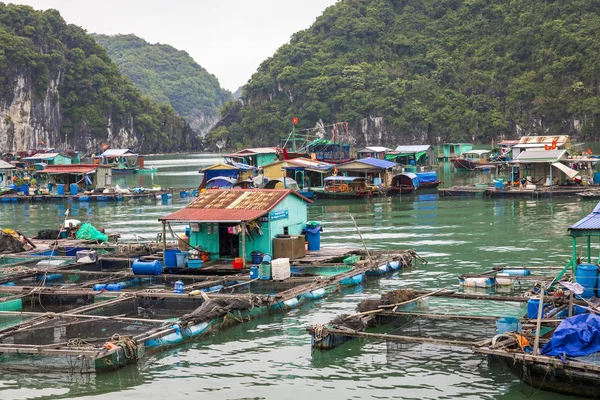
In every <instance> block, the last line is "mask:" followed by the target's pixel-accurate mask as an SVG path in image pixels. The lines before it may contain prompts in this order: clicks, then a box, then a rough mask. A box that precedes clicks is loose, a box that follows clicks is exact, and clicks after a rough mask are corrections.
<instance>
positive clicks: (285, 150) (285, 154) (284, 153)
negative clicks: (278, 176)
mask: <svg viewBox="0 0 600 400" xmlns="http://www.w3.org/2000/svg"><path fill="white" fill-rule="evenodd" d="M283 159H284V160H289V157H288V152H287V149H286V148H285V147H284V148H283Z"/></svg>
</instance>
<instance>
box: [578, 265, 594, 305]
mask: <svg viewBox="0 0 600 400" xmlns="http://www.w3.org/2000/svg"><path fill="white" fill-rule="evenodd" d="M575 281H576V282H577V283H579V284H580V285H581V286H583V288H584V291H583V293H582V294H581V297H583V298H584V299H589V298H590V297H593V296H595V295H596V287H597V283H598V266H597V265H596V264H579V265H578V266H577V269H576V270H575Z"/></svg>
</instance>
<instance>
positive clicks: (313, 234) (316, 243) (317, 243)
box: [306, 225, 321, 251]
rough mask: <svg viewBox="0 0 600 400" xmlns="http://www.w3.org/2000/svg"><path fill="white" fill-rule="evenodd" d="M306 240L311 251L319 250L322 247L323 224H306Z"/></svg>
mask: <svg viewBox="0 0 600 400" xmlns="http://www.w3.org/2000/svg"><path fill="white" fill-rule="evenodd" d="M306 241H307V242H308V250H309V251H319V250H320V249H321V225H307V226H306Z"/></svg>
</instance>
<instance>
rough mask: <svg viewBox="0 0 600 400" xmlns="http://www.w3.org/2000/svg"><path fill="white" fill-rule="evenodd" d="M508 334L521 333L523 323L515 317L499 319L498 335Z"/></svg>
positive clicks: (497, 322) (497, 323)
mask: <svg viewBox="0 0 600 400" xmlns="http://www.w3.org/2000/svg"><path fill="white" fill-rule="evenodd" d="M536 317H537V315H536ZM506 332H521V321H519V320H518V319H517V318H513V317H504V318H500V319H498V320H497V321H496V333H497V334H499V335H501V334H503V333H506Z"/></svg>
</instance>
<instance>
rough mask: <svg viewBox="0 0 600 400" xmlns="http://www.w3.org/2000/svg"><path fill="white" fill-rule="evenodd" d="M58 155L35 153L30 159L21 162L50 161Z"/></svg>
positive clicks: (26, 158)
mask: <svg viewBox="0 0 600 400" xmlns="http://www.w3.org/2000/svg"><path fill="white" fill-rule="evenodd" d="M58 155H59V154H58V153H37V154H34V155H32V156H31V157H25V158H24V159H23V160H51V159H53V158H54V157H56V156H58Z"/></svg>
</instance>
